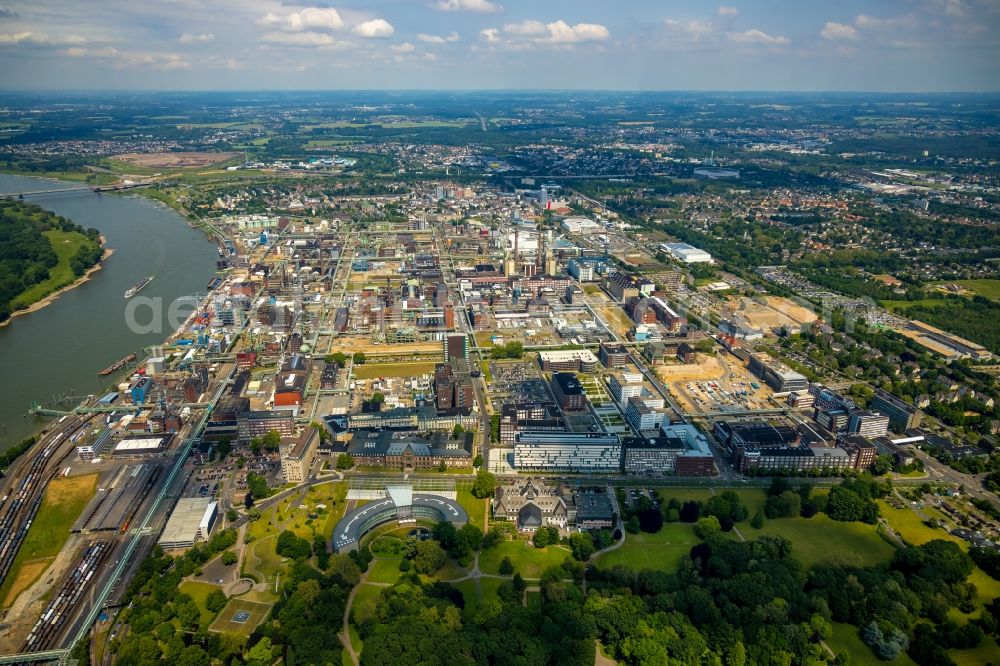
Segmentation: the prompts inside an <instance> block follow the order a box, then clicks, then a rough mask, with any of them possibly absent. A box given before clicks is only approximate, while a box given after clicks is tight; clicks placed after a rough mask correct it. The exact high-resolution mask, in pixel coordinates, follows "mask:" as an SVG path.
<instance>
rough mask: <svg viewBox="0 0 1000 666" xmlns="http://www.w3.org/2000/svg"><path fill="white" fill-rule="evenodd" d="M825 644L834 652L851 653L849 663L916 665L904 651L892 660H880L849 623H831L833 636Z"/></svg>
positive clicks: (867, 665) (892, 665)
mask: <svg viewBox="0 0 1000 666" xmlns="http://www.w3.org/2000/svg"><path fill="white" fill-rule="evenodd" d="M826 644H827V645H829V646H830V649H831V650H833V651H834V652H835V653H838V654H839V653H841V652H846V653H847V654H849V655H851V663H852V664H854V665H855V666H876V664H878V665H885V666H890V665H891V666H916V664H914V661H913V660H912V659H910V658H909V657H908V656H907V655H906V653H905V652H904V653H903V654H901V655H900V656H899V657H897V658H896V659H894V660H893V661H882V660H881V659H879V658H878V657H876V656H875V654H874V653H873V652H872V651H871V648H869V647H868V646H867V645H865V643H864V641H862V640H861V636H859V635H858V628H857V627H855V626H854V625H851V624H841V623H838V622H834V623H833V636H831V637H830V638H829V639H827V641H826Z"/></svg>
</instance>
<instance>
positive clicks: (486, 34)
mask: <svg viewBox="0 0 1000 666" xmlns="http://www.w3.org/2000/svg"><path fill="white" fill-rule="evenodd" d="M479 34H480V35H481V36H482V38H483V39H485V40H486V41H488V42H491V43H496V42H499V41H500V31H499V30H497V29H496V28H486V29H485V30H480V31H479Z"/></svg>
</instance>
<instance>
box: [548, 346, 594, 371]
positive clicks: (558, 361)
mask: <svg viewBox="0 0 1000 666" xmlns="http://www.w3.org/2000/svg"><path fill="white" fill-rule="evenodd" d="M538 362H539V363H540V364H541V366H542V370H545V371H546V372H595V371H596V370H597V366H598V363H599V361H598V359H597V357H596V356H594V352H592V351H590V350H589V349H565V350H559V351H542V352H538Z"/></svg>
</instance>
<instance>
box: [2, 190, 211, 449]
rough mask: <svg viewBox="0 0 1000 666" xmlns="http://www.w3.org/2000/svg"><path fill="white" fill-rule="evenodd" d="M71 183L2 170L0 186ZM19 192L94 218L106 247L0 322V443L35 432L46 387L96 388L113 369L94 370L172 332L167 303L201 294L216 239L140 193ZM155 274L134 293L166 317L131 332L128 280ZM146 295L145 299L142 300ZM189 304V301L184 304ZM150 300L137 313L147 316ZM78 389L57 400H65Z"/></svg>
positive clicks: (49, 398) (73, 215)
mask: <svg viewBox="0 0 1000 666" xmlns="http://www.w3.org/2000/svg"><path fill="white" fill-rule="evenodd" d="M74 186H77V185H74V184H71V183H63V182H56V181H52V180H46V179H41V178H28V177H23V176H13V175H9V174H0V193H5V194H6V193H15V194H16V193H19V192H25V191H33V190H50V189H55V188H64V187H74ZM25 200H26V201H30V202H31V203H36V204H38V205H39V206H41V207H43V208H45V209H47V210H50V211H53V212H55V213H58V214H59V215H62V216H64V217H67V218H69V219H70V220H72V221H73V222H75V223H77V224H79V225H81V226H82V227H84V228H88V227H94V228H96V229H98V230H99V231H100V232H101V234H103V235H104V237H105V238H106V239H107V246H108V247H110V248H112V249H113V250H114V253H113V254H112V255H111V257H110V258H108V259H107V260H106V261H105V262H104V266H103V268H102V269H101V270H99V271H96V272H95V273H93V274H92V275H91V276H90V279H89V280H88V281H87V282H85V283H83V284H81V285H79V286H77V287H75V288H74V289H71V290H69V291H67V292H65V293H63V294H62V295H61V296H59V298H58V299H57V300H56V301H54V302H53V303H51V304H49V305H47V306H45V307H44V308H42V309H40V310H37V311H36V312H32V313H29V314H25V315H21V316H18V317H15V318H14V319H13V320H12V321H10V322H9V323H8V324H7V325H6V326H3V327H0V450H3V449H7V448H9V447H10V446H11V445H12V444H15V443H17V442H18V441H20V440H21V439H23V438H25V437H27V436H29V435H31V434H32V433H34V432H36V431H37V430H38V429H39V428H40V427H41V426H42V425H43V424H44V421H43V420H42V419H40V418H35V417H32V416H29V415H27V411H28V409H29V407H30V405H31V404H32V403H34V402H38V403H42V404H45V405H52V404H53V400H54V396H57V395H67V396H86V395H89V394H100V393H103V392H104V391H105V390H106V389H108V388H110V387H111V386H112V384H113V382H114V381H115V380H120V378H121V374H120V373H116V374H115V375H111V376H109V377H101V376H99V375H98V374H97V372H98V371H99V370H101V369H102V368H105V367H107V366H108V365H111V364H112V363H113V362H115V361H116V360H118V359H119V358H121V357H123V356H125V355H126V354H128V353H129V352H134V353H136V354H138V355H139V357H140V358H142V356H143V353H144V352H143V349H144V348H145V347H149V346H153V345H156V344H159V343H161V342H162V341H163V340H164V339H165V338H166V337H167V336H168V335H170V333H171V332H172V330H170V326H169V324H168V323H166V322H167V317H166V313H167V307H168V306H169V304H170V303H171V302H173V301H174V300H175V299H177V298H180V297H183V296H186V295H190V294H195V293H201V294H204V292H205V291H206V286H207V285H208V282H209V280H211V278H212V275H213V274H214V273H215V261H216V260H217V259H218V254H217V252H216V248H215V245H214V244H213V243H211V242H210V241H209V240H208V239H207V238H206V237H205V235H204V234H203V233H202V232H201V231H199V230H197V229H192V228H191V227H189V226H188V225H187V224H186V223H185V220H184V218H183V217H182V216H181V215H179V214H178V213H177V212H175V211H173V210H171V209H169V208H167V207H166V206H164V205H162V204H160V203H158V202H156V201H153V200H151V199H146V198H144V197H142V196H139V195H130V196H118V195H108V194H103V195H98V194H95V193H93V192H90V191H86V190H84V191H75V192H60V193H54V194H40V195H29V196H26V197H25ZM147 275H155V279H154V280H153V281H152V282H150V283H149V285H147V286H146V287H145V288H144V289H143V290H142V291H141V292H140V293H139V295H137V296H135V297H134V299H139V298H140V297H145V298H149V299H154V302H155V299H159V302H160V303H162V304H163V305H162V312H163V315H164V317H163V319H164V322H165V323H164V326H163V328H162V329H161V330H159V331H154V332H149V333H146V332H143V333H136V332H133V331H132V330H130V327H129V325H128V324H127V322H126V304H127V303H128V301H126V300H125V298H124V297H123V294H124V292H125V290H126V289H128V288H129V287H130V286H132V285H133V284H135V283H136V282H138V281H139V280H140V279H142V278H143V277H145V276H147ZM144 302H145V301H144ZM184 312H185V313H187V312H190V308H188V309H186V310H185V311H184ZM149 313H150V309H149V308H146V307H143V308H139V309H138V311H137V313H136V317H135V318H136V319H137V320H139V321H140V322H142V323H146V322H149V321H150V314H149ZM77 402H78V400H77V399H76V398H74V399H72V400H71V402H66V403H64V404H63V406H62V407H61V408H62V409H69V407H70V406H71V405H75V404H76V403H77Z"/></svg>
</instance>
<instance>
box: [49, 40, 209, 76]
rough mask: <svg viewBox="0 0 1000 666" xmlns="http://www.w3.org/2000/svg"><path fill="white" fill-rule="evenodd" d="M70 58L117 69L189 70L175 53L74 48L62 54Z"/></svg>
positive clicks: (109, 48)
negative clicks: (105, 63) (103, 62)
mask: <svg viewBox="0 0 1000 666" xmlns="http://www.w3.org/2000/svg"><path fill="white" fill-rule="evenodd" d="M62 53H63V54H64V55H66V56H68V57H70V58H93V59H95V60H105V61H110V63H111V64H113V65H114V66H115V67H116V68H118V69H123V68H126V67H146V68H149V69H155V70H158V71H161V72H169V71H171V70H175V69H190V68H191V63H190V62H188V61H187V60H184V58H182V57H181V56H180V55H178V54H176V53H158V52H141V51H137V52H128V51H119V50H118V49H116V48H113V47H110V46H109V47H105V48H99V49H91V48H81V47H78V46H74V47H71V48H68V49H66V50H65V51H63V52H62Z"/></svg>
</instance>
